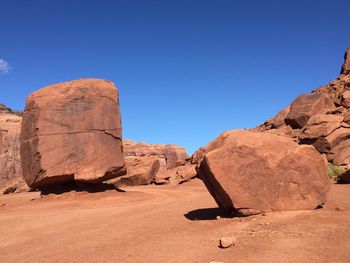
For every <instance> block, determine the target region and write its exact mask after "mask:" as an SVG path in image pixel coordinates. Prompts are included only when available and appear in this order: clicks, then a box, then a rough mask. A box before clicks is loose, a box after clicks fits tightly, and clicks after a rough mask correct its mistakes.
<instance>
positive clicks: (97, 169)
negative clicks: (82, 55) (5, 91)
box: [21, 79, 125, 188]
mask: <svg viewBox="0 0 350 263" xmlns="http://www.w3.org/2000/svg"><path fill="white" fill-rule="evenodd" d="M21 161H22V170H23V176H24V179H25V181H26V182H27V184H28V185H29V186H30V187H31V188H40V187H44V186H47V185H50V184H55V183H63V182H69V181H80V182H87V183H98V182H102V181H105V180H108V179H111V178H115V177H117V176H121V175H123V174H125V165H124V158H123V154H122V134H121V116H120V110H119V101H118V90H117V89H116V87H115V86H114V84H113V83H112V82H110V81H106V80H100V79H80V80H75V81H70V82H65V83H59V84H55V85H52V86H48V87H45V88H42V89H40V90H38V91H36V92H34V93H32V94H30V95H29V96H28V98H27V102H26V107H25V111H24V114H23V122H22V128H21Z"/></svg>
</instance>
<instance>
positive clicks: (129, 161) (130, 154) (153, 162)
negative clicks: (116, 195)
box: [109, 140, 197, 187]
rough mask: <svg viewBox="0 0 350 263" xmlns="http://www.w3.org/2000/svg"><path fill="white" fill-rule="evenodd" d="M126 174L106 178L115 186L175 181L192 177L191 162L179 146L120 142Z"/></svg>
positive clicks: (193, 168)
mask: <svg viewBox="0 0 350 263" xmlns="http://www.w3.org/2000/svg"><path fill="white" fill-rule="evenodd" d="M123 149H124V158H125V160H126V165H127V174H126V175H125V176H122V177H120V178H116V179H114V180H110V181H109V183H113V184H114V185H116V186H118V187H119V186H133V185H145V184H151V183H154V184H168V183H172V184H178V183H182V182H185V181H188V180H190V179H192V178H194V177H196V175H197V172H196V169H195V165H194V164H191V163H190V161H189V160H190V156H189V155H188V154H187V153H186V150H185V149H184V148H183V147H180V146H178V145H175V144H147V143H141V142H135V141H132V140H124V141H123Z"/></svg>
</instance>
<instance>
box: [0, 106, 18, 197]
mask: <svg viewBox="0 0 350 263" xmlns="http://www.w3.org/2000/svg"><path fill="white" fill-rule="evenodd" d="M21 121H22V117H21V116H19V115H18V114H15V113H14V112H13V111H12V110H10V109H8V108H6V107H5V106H4V105H1V104H0V192H1V189H2V188H4V187H7V186H8V185H11V186H14V187H13V188H16V187H17V186H18V187H22V186H23V180H21V177H22V168H21V157H20V151H19V146H20V141H19V134H20V130H21Z"/></svg>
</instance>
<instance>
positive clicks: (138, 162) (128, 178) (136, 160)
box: [109, 156, 160, 187]
mask: <svg viewBox="0 0 350 263" xmlns="http://www.w3.org/2000/svg"><path fill="white" fill-rule="evenodd" d="M125 164H126V166H127V174H126V175H124V176H121V177H118V178H115V179H112V180H110V182H109V183H112V184H114V185H115V186H117V187H120V186H134V185H147V184H150V183H152V181H153V180H154V177H155V175H156V174H157V173H158V171H159V167H160V163H159V160H157V159H156V158H153V157H150V156H142V157H137V156H127V157H125Z"/></svg>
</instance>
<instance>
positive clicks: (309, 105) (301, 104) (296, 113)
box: [285, 93, 335, 129]
mask: <svg viewBox="0 0 350 263" xmlns="http://www.w3.org/2000/svg"><path fill="white" fill-rule="evenodd" d="M332 109H335V105H334V103H333V102H332V100H331V99H330V98H329V97H328V95H327V94H324V93H315V94H304V95H300V96H299V97H298V98H296V99H295V100H294V101H293V103H292V104H291V108H290V111H289V113H288V115H287V116H286V118H285V123H286V124H287V125H290V126H291V127H292V128H293V129H297V128H302V127H304V126H305V125H306V123H307V122H308V120H309V119H310V117H311V116H313V115H315V114H318V113H325V112H327V111H329V110H332Z"/></svg>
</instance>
